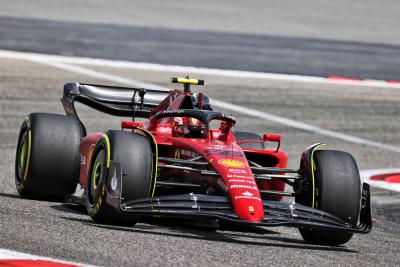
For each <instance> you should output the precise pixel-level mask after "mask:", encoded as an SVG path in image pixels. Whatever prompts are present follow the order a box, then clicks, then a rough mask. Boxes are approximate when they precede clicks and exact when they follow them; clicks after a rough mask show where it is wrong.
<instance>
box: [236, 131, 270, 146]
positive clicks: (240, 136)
mask: <svg viewBox="0 0 400 267" xmlns="http://www.w3.org/2000/svg"><path fill="white" fill-rule="evenodd" d="M233 135H234V136H235V138H236V141H237V142H239V141H243V140H263V138H262V137H261V136H260V135H258V134H256V133H250V132H233ZM239 146H240V147H241V148H249V149H265V146H264V143H263V142H260V143H258V142H251V143H243V144H240V145H239Z"/></svg>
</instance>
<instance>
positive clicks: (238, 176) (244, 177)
mask: <svg viewBox="0 0 400 267" xmlns="http://www.w3.org/2000/svg"><path fill="white" fill-rule="evenodd" d="M226 177H228V178H240V179H246V180H252V181H253V179H254V178H253V176H246V175H237V174H228V175H227V176H226Z"/></svg>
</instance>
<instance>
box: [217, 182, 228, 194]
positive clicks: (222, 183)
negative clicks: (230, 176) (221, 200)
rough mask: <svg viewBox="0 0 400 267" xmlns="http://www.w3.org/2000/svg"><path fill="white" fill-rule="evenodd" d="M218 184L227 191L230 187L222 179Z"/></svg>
mask: <svg viewBox="0 0 400 267" xmlns="http://www.w3.org/2000/svg"><path fill="white" fill-rule="evenodd" d="M217 184H218V185H219V186H220V187H221V188H222V189H223V190H224V191H225V192H227V191H228V190H229V187H228V186H227V185H226V184H225V183H224V181H222V180H221V179H218V181H217Z"/></svg>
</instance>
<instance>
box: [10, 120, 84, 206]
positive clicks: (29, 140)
mask: <svg viewBox="0 0 400 267" xmlns="http://www.w3.org/2000/svg"><path fill="white" fill-rule="evenodd" d="M82 135H83V130H82V128H81V126H80V123H79V121H78V120H76V119H75V118H73V117H67V116H64V115H59V114H49V113H31V114H30V115H29V116H28V117H27V118H26V119H25V121H24V122H23V124H22V126H21V129H20V133H19V136H18V144H17V151H16V158H15V184H16V188H17V191H18V193H19V195H20V196H21V197H24V198H33V199H42V200H60V201H62V200H63V199H64V197H65V196H67V195H69V194H72V193H74V192H75V189H76V185H77V183H78V179H79V144H80V140H81V138H82Z"/></svg>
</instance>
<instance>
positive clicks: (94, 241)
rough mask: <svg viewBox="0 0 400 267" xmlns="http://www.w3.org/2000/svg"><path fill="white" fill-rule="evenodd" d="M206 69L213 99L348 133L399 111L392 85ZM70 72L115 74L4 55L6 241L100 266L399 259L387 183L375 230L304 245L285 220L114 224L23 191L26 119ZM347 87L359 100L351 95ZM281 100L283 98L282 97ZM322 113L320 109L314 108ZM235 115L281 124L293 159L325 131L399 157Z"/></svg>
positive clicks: (0, 203)
mask: <svg viewBox="0 0 400 267" xmlns="http://www.w3.org/2000/svg"><path fill="white" fill-rule="evenodd" d="M102 71H103V72H106V73H113V74H115V75H120V76H123V77H128V78H132V79H138V78H140V79H141V80H142V81H145V82H154V83H156V84H159V85H162V86H168V83H167V81H168V77H169V76H170V74H169V73H158V72H149V71H146V72H144V71H133V70H123V69H111V68H102ZM202 78H206V82H207V84H208V86H206V87H205V88H204V89H203V91H204V92H205V93H207V94H208V95H209V96H211V97H215V98H216V99H224V100H226V101H229V102H233V103H237V104H240V105H244V106H246V105H247V106H251V107H252V108H257V109H260V110H266V111H268V112H271V113H273V112H277V113H279V114H280V115H284V116H288V117H289V116H291V117H293V118H298V119H299V120H300V119H301V120H304V121H308V122H313V123H314V124H316V125H319V126H324V127H329V128H332V129H335V130H336V129H340V130H344V131H346V132H347V133H351V134H363V133H364V132H368V136H367V137H368V138H371V139H374V140H380V137H381V135H382V132H375V129H379V128H382V127H386V123H388V121H390V120H393V117H392V115H393V116H394V114H395V113H397V114H398V112H399V110H396V109H395V110H390V109H387V107H386V105H385V101H384V100H385V98H388V99H391V101H393V102H392V103H393V105H397V106H399V105H398V104H399V101H400V99H398V93H397V91H394V90H393V91H392V90H391V89H372V88H357V87H352V88H350V89H349V88H345V87H340V88H329V87H323V86H321V87H315V88H313V87H311V88H310V87H309V86H306V85H305V84H290V83H286V84H285V83H277V82H268V81H264V82H260V81H257V80H251V79H223V78H222V77H212V76H207V77H202ZM67 81H80V82H84V81H85V82H92V83H106V84H110V82H109V81H106V80H98V79H92V78H90V77H85V76H81V75H77V74H73V73H68V72H65V71H61V70H57V69H54V68H50V67H47V66H43V65H40V64H33V63H29V62H25V61H21V60H4V59H0V95H1V98H0V103H1V104H0V118H1V119H0V126H1V127H0V128H1V129H2V130H1V132H0V136H1V139H0V147H1V150H0V158H1V159H2V160H1V163H0V165H1V173H0V184H1V185H2V186H1V188H0V247H2V248H8V249H13V250H18V251H24V252H28V253H33V254H39V255H44V256H50V257H56V258H62V259H68V260H77V261H81V262H87V263H91V264H98V265H103V266H161V265H162V266H247V265H249V266H250V265H252V266H265V265H266V264H268V265H272V266H287V265H298V266H305V265H308V266H309V265H312V266H338V265H346V266H347V265H349V266H352V265H363V266H383V265H386V266H397V265H399V263H400V262H399V258H398V253H399V245H400V244H399V242H400V241H399V235H400V230H399V228H398V224H399V222H400V218H399V216H398V214H399V213H398V211H399V209H398V207H399V203H400V195H399V194H398V193H392V192H389V191H385V190H378V189H373V191H372V192H373V215H374V230H373V231H372V232H371V233H370V234H368V235H357V236H355V237H354V238H353V239H352V240H351V241H350V242H349V243H348V244H346V245H345V246H342V247H327V246H313V245H307V244H305V243H303V241H302V240H301V237H300V235H299V234H298V232H297V230H295V229H288V228H283V227H279V228H273V229H259V230H258V231H256V232H249V231H247V232H238V231H234V230H225V231H220V230H218V231H205V230H200V229H196V228H193V227H189V226H185V225H182V224H181V223H179V222H176V221H172V222H166V221H163V220H161V221H158V222H152V223H149V222H141V223H139V224H137V225H136V226H134V227H111V226H106V225H100V224H95V223H93V222H92V221H90V218H89V217H88V216H87V215H86V214H85V213H84V211H82V210H79V209H76V208H71V207H68V206H65V205H62V204H61V203H52V202H40V201H32V200H24V199H21V198H19V197H18V196H17V193H16V190H15V186H14V180H13V179H14V157H15V144H16V138H17V134H18V128H19V126H20V123H21V122H22V120H23V118H24V117H25V115H26V114H27V113H29V112H32V111H44V112H58V113H62V112H63V111H62V107H61V104H60V102H59V97H60V96H61V92H62V90H61V88H62V85H63V84H64V83H65V82H67ZM199 89H200V88H199ZM195 90H197V89H195ZM349 90H350V91H349ZM376 90H380V91H379V92H380V93H379V92H378V91H376ZM334 92H336V94H334ZM338 92H341V93H338ZM350 92H351V94H350ZM361 93H362V94H361ZM252 94H256V96H257V99H259V100H257V99H253V100H254V101H251V103H250V101H249V98H251V97H253V95H252ZM380 94H381V96H380ZM350 96H351V97H352V101H346V99H347V98H349V97H350ZM282 98H283V99H282ZM300 100H301V101H300ZM299 101H300V102H304V103H303V104H302V103H300V102H299ZM253 102H254V104H252V103H253ZM280 102H282V104H281V105H278V106H277V103H280ZM298 102H299V103H298ZM364 102H367V103H368V105H369V107H370V109H372V110H375V111H376V112H374V114H375V115H374V117H373V118H371V120H370V121H368V120H367V119H366V118H365V117H364V116H365V114H364V113H365V112H366V111H365V109H364V108H363V107H362V103H364ZM285 103H286V104H285ZM291 103H294V104H296V103H298V104H297V105H300V106H301V108H300V107H296V108H291V106H290V105H289V104H291ZM354 103H357V105H360V109H352V108H351V107H352V106H353V104H354ZM80 112H81V113H82V115H83V116H82V117H83V119H84V122H85V123H86V124H88V125H89V129H90V130H97V129H107V128H108V127H112V128H116V127H118V124H117V123H118V121H117V120H114V119H112V118H110V117H108V116H100V114H98V113H97V112H93V111H90V110H88V109H85V108H82V107H81V108H80ZM316 113H317V114H318V115H320V116H321V117H320V118H315V114H316ZM392 113H394V114H392ZM332 114H339V115H340V116H344V117H345V118H346V119H347V120H348V122H349V123H348V124H347V126H346V127H344V126H345V124H344V123H342V122H341V121H340V120H336V119H329V118H334V116H333V115H332ZM235 115H236V116H237V117H238V120H239V125H238V129H241V130H251V129H254V130H255V131H256V132H259V133H263V132H265V131H271V132H280V133H282V134H283V148H284V149H285V150H287V152H288V154H289V156H290V157H291V158H292V160H291V163H290V164H291V165H292V166H297V164H298V158H299V156H300V153H301V151H302V150H303V149H304V148H305V147H306V146H307V145H308V144H310V143H313V142H315V141H324V140H325V141H327V142H328V143H330V144H331V147H332V148H339V149H345V150H347V151H349V152H351V153H353V154H354V155H355V157H356V159H357V161H358V163H359V166H360V167H361V168H368V167H393V166H396V165H397V164H398V162H399V157H400V155H399V154H395V153H391V152H387V151H384V150H380V149H372V148H368V147H363V146H358V145H354V144H350V143H344V142H342V141H338V140H334V139H325V138H323V137H321V136H318V135H316V134H310V133H307V132H299V131H296V130H293V129H291V128H289V127H284V126H280V125H274V124H269V123H264V122H263V123H260V121H259V120H256V119H253V118H249V117H246V116H242V115H241V114H235ZM359 120H361V121H365V122H366V123H365V125H364V126H363V128H362V129H361V130H359V129H358V128H359V124H357V123H353V122H357V121H359ZM110 125H111V126H110ZM396 127H398V123H397V126H395V127H394V128H388V129H387V134H388V139H386V140H385V141H388V140H389V139H390V140H395V138H394V137H395V135H396V133H397V132H398V128H396ZM397 142H398V141H393V143H395V144H397Z"/></svg>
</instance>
